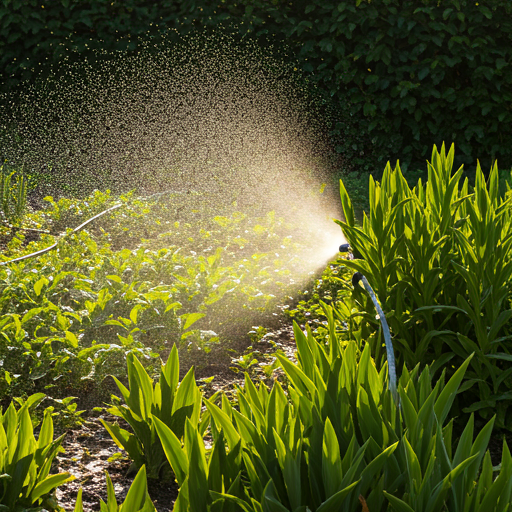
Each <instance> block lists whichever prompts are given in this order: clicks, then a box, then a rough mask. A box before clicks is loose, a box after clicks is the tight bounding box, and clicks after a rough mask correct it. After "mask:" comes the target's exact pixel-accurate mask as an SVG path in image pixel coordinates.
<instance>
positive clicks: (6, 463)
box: [0, 394, 74, 511]
mask: <svg viewBox="0 0 512 512" xmlns="http://www.w3.org/2000/svg"><path fill="white" fill-rule="evenodd" d="M43 398H44V395H42V394H36V395H32V396H31V397H29V399H28V400H27V401H25V403H24V404H23V405H22V406H21V407H20V409H18V410H16V408H15V407H14V404H13V403H12V402H11V404H10V405H9V407H8V408H7V410H6V411H5V413H2V412H1V411H0V473H1V477H0V508H2V509H4V510H12V511H15V510H34V511H35V510H40V509H41V507H43V508H46V509H49V510H54V509H56V505H55V499H54V497H53V492H54V490H55V489H56V488H57V487H58V486H59V485H62V484H64V483H66V482H69V481H70V480H73V478H74V477H73V476H71V475H70V474H69V473H59V474H53V475H51V474H50V470H51V465H52V462H53V459H54V458H55V456H56V455H57V453H58V451H59V448H60V445H61V443H62V439H63V438H64V435H62V436H60V437H59V438H57V439H55V440H54V439H53V422H52V417H51V413H50V411H46V412H45V415H44V420H43V423H42V425H41V430H40V431H39V436H38V438H37V439H36V438H35V437H34V429H33V425H32V420H31V419H30V412H29V409H30V407H32V406H34V405H35V404H36V403H38V402H39V401H41V400H42V399H43Z"/></svg>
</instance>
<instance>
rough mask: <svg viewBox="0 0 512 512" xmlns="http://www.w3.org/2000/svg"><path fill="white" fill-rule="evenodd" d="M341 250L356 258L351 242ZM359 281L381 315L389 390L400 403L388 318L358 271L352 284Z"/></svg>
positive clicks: (366, 281)
mask: <svg viewBox="0 0 512 512" xmlns="http://www.w3.org/2000/svg"><path fill="white" fill-rule="evenodd" d="M340 252H342V253H347V252H348V253H349V257H350V259H353V258H354V256H353V254H352V251H351V247H350V244H342V245H340ZM359 281H361V282H362V283H363V286H364V287H365V289H366V291H367V292H368V295H369V296H370V299H372V302H373V305H374V306H375V309H376V310H377V314H378V315H379V319H380V323H381V325H382V332H383V334H384V340H385V342H386V355H387V359H388V377H389V390H390V391H391V394H392V395H393V398H394V399H395V402H396V403H397V404H398V403H399V401H398V391H397V385H396V365H395V353H394V351H393V343H392V341H391V333H390V332H389V326H388V322H387V320H386V315H384V311H382V308H381V307H380V304H379V301H378V300H377V297H376V296H375V292H374V291H373V289H372V287H371V286H370V283H369V282H368V280H367V279H366V277H365V276H364V275H363V274H361V272H356V273H355V274H354V275H353V276H352V285H353V286H354V287H355V286H357V285H358V283H359Z"/></svg>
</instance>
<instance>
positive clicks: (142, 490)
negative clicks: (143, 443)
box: [74, 466, 156, 512]
mask: <svg viewBox="0 0 512 512" xmlns="http://www.w3.org/2000/svg"><path fill="white" fill-rule="evenodd" d="M105 474H106V478H107V502H106V503H105V502H104V501H103V500H101V501H100V512H123V511H125V512H126V511H130V512H154V511H155V510H156V509H155V507H154V505H153V503H152V501H151V499H150V497H149V495H148V491H147V481H146V467H145V466H142V467H141V468H140V470H139V472H138V473H137V475H136V476H135V478H134V479H133V482H132V484H131V486H130V489H128V493H127V494H126V498H125V499H124V502H123V503H121V504H118V503H117V499H116V495H115V491H114V486H113V485H112V480H111V479H110V476H109V474H108V473H105ZM74 512H84V507H83V501H82V489H81V488H80V490H79V491H78V496H77V498H76V503H75V508H74Z"/></svg>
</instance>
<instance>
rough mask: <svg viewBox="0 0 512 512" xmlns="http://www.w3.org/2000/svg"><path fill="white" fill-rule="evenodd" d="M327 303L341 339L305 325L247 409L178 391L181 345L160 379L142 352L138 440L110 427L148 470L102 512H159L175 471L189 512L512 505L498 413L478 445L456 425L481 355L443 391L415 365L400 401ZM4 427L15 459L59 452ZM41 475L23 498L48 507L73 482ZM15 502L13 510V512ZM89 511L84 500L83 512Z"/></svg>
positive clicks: (126, 399)
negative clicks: (154, 481)
mask: <svg viewBox="0 0 512 512" xmlns="http://www.w3.org/2000/svg"><path fill="white" fill-rule="evenodd" d="M323 307H324V309H325V313H326V316H327V317H328V318H329V319H330V320H329V325H328V329H329V333H330V334H329V340H328V343H327V342H326V340H325V339H324V338H323V337H319V338H317V337H315V336H314V335H313V333H312V331H311V329H309V328H307V329H306V331H302V330H301V329H300V327H299V326H298V324H295V325H294V330H295V337H296V343H297V359H298V362H297V363H294V362H292V361H291V360H290V359H288V358H287V357H286V356H284V355H283V354H279V353H278V354H277V357H278V359H279V363H280V366H281V369H282V372H283V373H282V376H281V378H280V379H279V380H276V381H275V382H274V384H273V386H272V387H271V388H270V389H269V388H268V387H267V386H266V385H265V384H264V383H263V382H260V383H259V386H257V385H256V384H255V383H253V382H252V381H251V380H250V379H249V377H248V376H247V375H246V378H245V382H244V385H243V386H237V390H236V398H235V399H234V403H232V402H230V401H229V400H228V399H227V398H226V396H225V395H223V396H222V397H219V396H214V397H211V398H210V399H206V398H204V397H203V396H202V395H201V393H200V392H199V390H198V388H197V385H196V383H195V379H194V375H193V371H191V372H190V373H189V374H188V375H187V376H186V377H185V378H184V379H183V380H182V381H181V383H178V379H179V362H178V354H177V351H176V350H174V351H173V352H172V353H171V355H170V357H169V359H168V361H167V362H166V363H165V364H164V365H162V367H161V375H160V379H159V380H158V382H153V381H152V379H151V378H150V377H149V376H148V374H147V372H146V371H145V369H144V368H143V366H142V365H141V364H140V362H138V360H137V358H136V357H135V356H129V357H130V359H129V366H128V368H129V375H130V378H129V388H126V387H125V386H124V385H123V384H121V383H118V384H119V388H120V391H121V393H122V395H123V399H122V400H119V402H118V404H117V405H116V406H115V407H114V408H113V412H114V413H116V414H118V415H120V416H122V417H123V418H125V419H126V420H127V421H128V422H129V423H130V426H131V427H132V428H133V433H128V432H126V431H124V430H123V429H120V428H119V427H117V426H114V425H112V424H110V425H109V424H106V426H107V429H108V430H109V432H110V433H111V434H112V435H113V438H114V439H115V440H116V442H117V443H119V445H120V446H122V447H123V448H125V449H126V450H127V451H128V453H129V455H130V456H131V457H132V458H133V460H134V464H135V466H136V467H138V468H139V472H138V474H137V477H136V478H135V480H134V482H133V485H132V487H131V489H130V491H129V493H128V496H127V498H126V500H125V501H124V503H123V504H122V505H120V506H119V505H118V503H117V501H116V497H115V493H114V491H113V486H112V483H111V482H110V480H108V502H107V503H104V504H102V507H101V510H124V509H126V510H144V511H150V510H154V507H153V505H152V503H151V500H150V498H149V495H148V493H147V485H146V483H145V482H146V478H151V477H152V478H161V479H163V478H165V475H167V476H168V477H169V476H170V472H169V469H171V470H172V474H173V475H174V478H175V479H176V481H177V482H178V485H179V495H178V498H177V501H176V503H175V505H174V510H175V511H176V510H179V511H182V512H184V511H192V512H196V511H197V512H203V511H206V510H215V511H221V510H226V511H227V510H233V511H238V510H240V511H244V512H253V511H255V512H262V511H279V512H284V511H306V510H312V511H322V512H324V511H330V510H332V511H335V510H357V509H358V507H359V506H360V505H362V506H363V510H364V509H366V510H372V511H384V510H389V511H391V510H393V511H399V512H402V511H404V512H411V511H412V512H422V511H434V510H450V511H482V512H484V511H485V512H487V511H505V510H508V508H509V507H510V504H511V500H512V458H511V455H510V451H509V449H508V447H507V444H506V443H504V445H503V453H502V460H501V464H500V465H499V466H497V467H493V465H492V462H491V457H490V454H489V452H488V451H486V450H487V445H488V443H489V440H490V437H491V433H492V429H493V425H494V417H493V418H491V419H490V420H489V421H488V422H487V423H486V425H485V426H484V427H483V428H482V429H480V431H479V432H478V434H477V435H476V437H475V435H474V434H475V432H474V420H473V416H471V419H470V420H469V422H468V423H467V425H466V427H465V428H464V430H463V432H462V434H461V435H460V437H459V439H458V441H457V442H455V439H454V438H453V425H454V422H453V419H451V420H448V417H449V413H450V409H451V407H452V403H453V401H454V400H455V398H456V395H457V392H458V391H459V389H460V385H461V382H462V381H463V379H464V374H465V372H466V369H467V367H468V366H469V365H470V363H471V357H469V358H468V359H467V360H466V361H464V363H463V364H462V365H461V366H460V367H459V368H458V369H457V371H456V372H455V373H454V374H453V376H452V377H451V378H450V379H449V380H448V381H447V382H445V375H446V372H445V371H443V372H442V375H441V376H440V378H438V379H437V380H436V382H435V385H434V383H433V375H432V373H431V369H430V367H429V366H428V365H427V366H426V367H425V368H424V369H423V370H420V365H417V366H416V367H415V368H414V369H413V370H412V371H408V370H407V367H406V366H404V367H403V371H402V375H401V377H400V380H399V386H398V394H399V403H396V402H395V401H394V399H393V396H392V394H391V392H390V391H389V389H388V376H387V368H386V366H384V367H383V369H382V370H381V371H380V372H379V371H378V370H377V368H376V366H375V362H374V360H373V358H372V357H371V355H370V345H369V344H364V347H361V346H359V345H358V343H356V342H355V341H350V342H346V341H344V340H342V338H341V337H340V336H339V335H338V334H337V331H338V329H339V328H340V327H341V326H340V322H339V320H336V319H335V318H336V317H337V314H336V311H334V310H332V309H331V307H330V306H327V305H325V304H323ZM281 382H282V383H281ZM219 400H220V404H219V405H217V404H218V403H219ZM203 405H204V406H205V408H204V407H203ZM27 409H28V404H25V405H24V406H23V407H22V408H21V409H20V410H19V411H18V413H16V412H15V409H14V407H13V406H12V405H11V406H10V408H9V409H8V415H9V421H13V420H16V418H21V417H22V416H23V417H24V418H25V421H27V422H29V421H30V417H29V415H28V412H27ZM201 409H203V412H202V413H201ZM17 414H18V416H17ZM6 416H7V414H6ZM46 418H49V416H47V417H46ZM20 421H21V420H20ZM48 421H49V420H48ZM48 424H50V423H48ZM27 428H29V427H27ZM42 432H43V430H42ZM2 433H3V431H2V430H0V439H2V437H4V438H5V439H6V443H4V444H5V445H6V446H8V447H9V448H4V450H3V452H4V453H5V452H6V450H8V453H9V454H10V455H11V457H10V463H11V465H19V464H21V463H22V461H23V460H24V457H29V458H30V459H32V458H34V459H35V458H37V455H38V454H39V453H41V452H43V453H46V452H45V451H44V450H39V451H38V445H37V443H35V442H32V443H30V444H29V446H28V447H27V448H26V449H25V451H24V452H22V451H21V450H16V449H13V448H12V446H14V445H13V443H12V440H11V439H13V436H16V439H18V438H19V437H20V435H19V433H21V427H20V428H19V429H18V430H16V429H14V428H11V430H9V429H6V434H5V435H4V436H2ZM205 433H208V434H209V443H208V444H209V447H208V448H206V447H205ZM42 436H43V433H41V434H40V437H39V443H41V437H42ZM43 437H44V442H43V444H42V447H47V446H48V443H49V442H50V441H49V440H50V439H51V437H50V427H45V430H44V436H43ZM0 442H1V441H0ZM58 442H59V440H57V441H55V442H54V444H52V446H57V445H58ZM0 446H1V445H0ZM45 449H46V448H45ZM0 453H2V451H0ZM12 454H14V455H12ZM164 455H165V458H164ZM12 467H13V466H11V467H8V468H7V469H8V470H9V469H10V470H11V473H9V472H7V473H6V474H10V475H11V476H12V477H13V478H14V480H15V481H16V482H19V483H20V485H21V482H24V481H25V480H24V479H23V478H22V479H21V480H19V479H18V478H17V475H16V474H15V473H13V472H12ZM41 474H42V475H43V476H42V478H43V480H42V481H40V480H39V473H37V476H36V473H34V475H33V476H32V477H31V479H30V481H29V482H30V483H29V485H27V486H24V487H23V494H22V495H20V501H19V503H20V504H21V499H23V500H24V501H23V503H24V504H25V503H27V504H28V507H31V506H32V507H34V506H38V505H39V504H40V503H41V502H42V499H43V498H48V497H49V496H50V495H51V491H52V490H53V489H54V488H55V487H56V486H57V485H59V484H60V483H63V482H64V481H66V479H68V478H69V475H66V474H61V475H55V476H52V477H49V478H51V479H53V480H51V483H50V482H49V481H48V482H47V481H46V480H44V478H48V477H47V475H46V474H45V473H44V472H41ZM44 482H46V484H45V485H43V483H44ZM43 491H44V492H43ZM11 498H12V497H11ZM2 499H3V498H2ZM4 503H6V504H7V502H6V501H2V504H4ZM13 503H16V500H15V501H14V502H9V504H7V506H10V507H11V508H10V509H14V505H13ZM16 504H18V503H16ZM81 507H82V504H81V495H80V494H79V497H78V500H77V505H76V508H75V510H76V511H79V510H81ZM364 507H366V508H364Z"/></svg>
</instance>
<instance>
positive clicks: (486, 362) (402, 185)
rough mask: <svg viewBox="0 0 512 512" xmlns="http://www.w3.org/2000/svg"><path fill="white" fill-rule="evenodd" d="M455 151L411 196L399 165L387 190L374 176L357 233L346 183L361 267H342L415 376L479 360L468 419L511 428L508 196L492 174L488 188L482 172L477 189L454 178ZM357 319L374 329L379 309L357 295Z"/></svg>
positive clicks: (344, 197) (511, 211) (348, 218)
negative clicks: (373, 299)
mask: <svg viewBox="0 0 512 512" xmlns="http://www.w3.org/2000/svg"><path fill="white" fill-rule="evenodd" d="M453 158H454V147H453V146H452V147H451V149H450V151H449V152H448V153H446V151H445V147H444V145H443V147H442V148H441V151H437V148H436V147H434V150H433V152H432V159H431V163H429V164H428V181H427V183H426V184H424V183H422V181H421V180H419V181H418V184H417V185H416V187H414V188H413V189H411V188H410V187H409V185H408V183H407V181H406V180H405V178H404V176H403V175H402V173H401V171H400V167H399V166H398V165H397V166H396V168H395V169H394V170H392V169H391V167H390V165H389V164H388V166H387V167H386V169H385V171H384V175H383V177H382V181H381V183H377V182H375V181H374V180H373V178H372V177H370V213H369V215H366V214H365V215H364V218H363V225H362V226H361V227H358V226H356V223H355V219H354V212H353V208H352V205H351V202H350V198H349V195H348V194H347V192H346V190H345V187H344V186H343V183H340V192H341V202H342V207H343V211H344V215H345V221H344V222H341V221H338V224H339V225H340V226H341V227H342V229H343V232H344V234H345V236H346V238H347V240H348V241H349V243H350V245H351V246H352V248H353V249H354V251H356V252H357V253H359V254H360V255H361V257H362V258H361V259H354V260H347V261H346V262H345V265H346V266H347V267H349V268H351V269H353V270H354V271H358V272H361V273H362V274H364V275H365V276H366V278H367V279H368V281H369V282H370V284H371V285H372V287H373V288H374V290H375V291H376V294H377V296H378V298H379V301H380V303H381V304H382V308H383V310H384V312H385V313H386V317H387V319H388V322H389V325H390V329H391V331H392V334H393V335H394V343H395V347H396V349H397V355H398V357H399V360H400V361H401V362H405V363H407V365H408V366H409V367H414V366H415V365H416V364H417V363H421V364H426V363H428V364H432V363H433V362H434V361H436V363H435V366H433V370H438V369H439V368H442V367H444V366H445V365H446V364H447V363H448V362H450V366H447V368H450V367H455V368H456V367H458V366H459V364H460V363H461V362H462V361H463V360H465V359H466V358H467V357H468V356H469V355H470V354H472V353H474V354H475V355H474V357H473V358H472V359H471V363H470V367H469V368H468V371H467V373H466V382H465V383H464V384H463V387H462V390H463V391H464V390H466V389H470V391H469V392H468V394H466V395H465V396H466V397H467V398H466V400H465V403H464V404H463V405H466V406H467V409H466V412H473V411H479V412H480V414H481V415H482V416H483V417H484V418H486V417H489V416H490V415H491V414H492V412H493V411H494V410H496V411H497V414H498V416H497V421H498V425H500V426H504V425H507V424H510V421H511V420H512V408H511V407H510V405H511V404H512V400H511V396H512V394H511V393H512V380H511V376H512V368H511V367H510V361H512V355H511V354H512V343H511V341H510V340H511V337H512V330H511V329H510V322H509V321H510V319H511V318H512V309H510V299H511V298H512V288H511V286H510V283H511V279H512V257H511V254H512V251H511V250H512V208H511V205H512V196H511V195H510V194H509V193H506V194H505V195H503V194H501V195H500V193H499V173H498V168H497V166H496V165H495V166H494V167H493V168H492V170H491V172H490V174H489V178H488V180H487V182H486V180H485V177H484V174H483V172H482V170H481V168H480V166H478V167H477V171H476V181H475V186H474V190H471V187H470V185H469V182H468V179H467V178H466V179H465V180H464V182H463V183H462V184H461V179H462V175H463V169H462V167H461V168H460V169H458V170H457V171H456V172H455V173H452V166H453ZM356 298H357V300H358V301H359V304H360V309H359V312H358V314H360V313H361V312H362V313H363V314H364V315H365V318H366V320H367V323H368V325H369V326H371V327H372V328H373V329H378V326H377V325H376V323H375V318H374V310H373V307H372V305H371V304H370V303H369V301H367V300H365V299H364V297H362V296H361V294H359V296H358V297H356Z"/></svg>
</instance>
